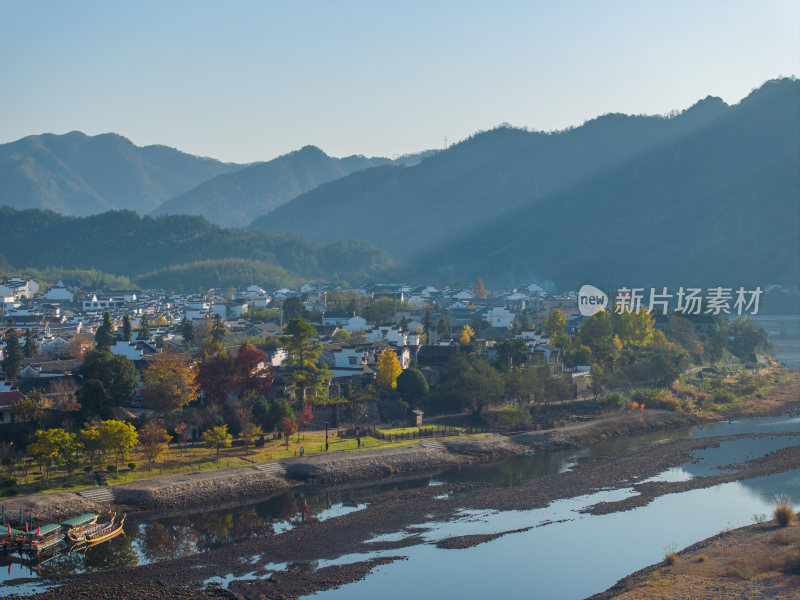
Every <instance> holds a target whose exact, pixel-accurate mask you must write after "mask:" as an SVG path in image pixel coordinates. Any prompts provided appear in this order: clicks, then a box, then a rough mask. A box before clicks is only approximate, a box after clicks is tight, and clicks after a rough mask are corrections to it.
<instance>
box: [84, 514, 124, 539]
mask: <svg viewBox="0 0 800 600" xmlns="http://www.w3.org/2000/svg"><path fill="white" fill-rule="evenodd" d="M123 525H125V515H123V516H122V518H121V519H120V521H119V523H114V519H113V517H112V519H111V521H110V522H109V523H108V524H107V525H106V526H105V527H103V528H102V529H100V530H99V531H97V532H94V533H91V534H87V535H86V537H85V540H86V542H87V543H88V544H89V545H94V544H99V543H100V542H105V541H106V540H110V539H111V538H113V537H114V536H116V535H119V534H120V533H122V527H123Z"/></svg>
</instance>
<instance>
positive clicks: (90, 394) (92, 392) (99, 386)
mask: <svg viewBox="0 0 800 600" xmlns="http://www.w3.org/2000/svg"><path fill="white" fill-rule="evenodd" d="M78 402H79V403H80V405H81V410H80V414H81V416H82V417H83V418H87V417H99V418H100V419H110V418H111V417H112V416H113V415H114V401H113V399H112V398H111V395H110V394H109V393H108V390H106V388H105V386H104V385H103V382H102V381H100V380H99V379H87V380H85V381H84V382H83V385H82V386H81V387H80V389H79V390H78Z"/></svg>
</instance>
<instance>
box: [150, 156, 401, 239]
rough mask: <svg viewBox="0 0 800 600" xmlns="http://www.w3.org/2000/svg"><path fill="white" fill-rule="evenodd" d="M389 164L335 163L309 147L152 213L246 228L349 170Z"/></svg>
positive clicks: (355, 159) (220, 179)
mask: <svg viewBox="0 0 800 600" xmlns="http://www.w3.org/2000/svg"><path fill="white" fill-rule="evenodd" d="M388 162H390V161H389V159H387V158H366V157H364V156H352V157H348V158H343V159H338V158H333V157H330V156H328V155H327V154H325V153H324V152H323V151H322V150H320V149H319V148H316V147H314V146H305V147H304V148H302V149H300V150H297V151H296V152H292V153H290V154H286V155H284V156H280V157H278V158H276V159H274V160H271V161H269V162H266V163H259V164H255V165H251V166H249V167H246V168H244V169H242V170H241V171H237V172H236V173H229V174H225V175H218V176H217V177H214V178H213V179H210V180H208V181H205V182H203V183H201V184H200V185H199V186H197V187H196V188H194V189H191V190H189V191H188V192H186V193H185V194H181V195H180V196H177V197H175V198H171V199H169V200H167V201H166V202H164V203H163V204H161V205H160V206H159V207H158V208H156V209H155V210H154V211H153V212H152V214H153V215H154V216H156V215H166V214H188V215H202V216H204V217H205V218H207V219H208V220H209V221H211V222H212V223H216V224H217V225H222V226H225V227H245V226H246V225H248V224H249V223H250V222H251V221H252V220H253V218H254V217H255V216H257V215H262V214H265V213H267V212H269V211H271V210H273V209H275V208H277V207H278V206H280V205H282V204H284V203H286V202H288V201H289V200H291V199H292V198H295V197H296V196H299V195H300V194H302V193H303V192H307V191H308V190H311V189H313V188H315V187H317V186H318V185H321V184H323V183H326V182H328V181H331V180H333V179H338V178H340V177H344V176H345V175H347V174H349V173H352V172H353V171H356V170H360V169H366V168H369V167H372V166H376V165H381V164H386V163H388Z"/></svg>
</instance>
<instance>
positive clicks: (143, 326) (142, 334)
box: [136, 315, 150, 340]
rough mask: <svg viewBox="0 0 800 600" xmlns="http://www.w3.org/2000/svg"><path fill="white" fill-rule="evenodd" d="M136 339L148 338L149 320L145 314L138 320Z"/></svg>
mask: <svg viewBox="0 0 800 600" xmlns="http://www.w3.org/2000/svg"><path fill="white" fill-rule="evenodd" d="M136 339H137V340H149V339H150V321H149V320H148V319H147V315H142V318H141V319H140V320H139V334H138V335H137V336H136Z"/></svg>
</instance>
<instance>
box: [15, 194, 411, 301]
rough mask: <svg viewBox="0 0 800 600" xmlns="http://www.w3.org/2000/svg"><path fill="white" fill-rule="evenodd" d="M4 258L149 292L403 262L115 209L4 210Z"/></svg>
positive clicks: (359, 247)
mask: <svg viewBox="0 0 800 600" xmlns="http://www.w3.org/2000/svg"><path fill="white" fill-rule="evenodd" d="M2 255H4V257H5V260H6V261H7V263H8V264H9V265H10V266H11V267H13V268H16V269H25V268H34V269H47V268H49V267H57V268H63V269H96V270H98V271H102V272H105V273H109V274H112V275H124V276H129V277H130V278H131V279H133V280H134V281H136V282H137V283H139V284H140V285H143V286H145V287H149V286H153V287H166V288H170V289H187V288H189V289H191V288H196V287H198V286H205V287H221V286H223V285H250V284H253V283H255V284H259V285H266V286H273V285H288V284H290V283H296V282H297V281H298V280H299V279H300V278H305V279H320V280H327V281H338V280H348V281H361V280H365V279H379V278H382V277H387V276H391V274H392V273H394V272H395V269H396V268H397V265H396V264H395V263H394V262H393V261H392V259H391V257H390V256H389V255H388V254H387V253H386V252H385V251H383V250H379V249H378V248H375V247H374V246H372V245H371V244H369V243H367V242H361V241H347V240H344V241H335V242H330V243H327V244H321V243H315V242H309V241H308V240H305V239H302V238H300V237H297V236H294V235H285V234H273V233H267V232H263V231H247V230H243V229H223V228H221V227H218V226H216V225H212V224H210V223H209V222H208V221H206V220H205V219H204V218H202V217H197V216H188V215H183V216H162V217H156V218H153V217H140V216H139V215H137V214H135V213H133V212H130V211H112V212H107V213H103V214H99V215H94V216H89V217H67V216H63V215H59V214H56V213H54V212H52V211H41V210H36V209H29V210H24V211H17V210H14V209H12V208H9V207H7V206H4V207H0V264H2V262H3V261H2Z"/></svg>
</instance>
